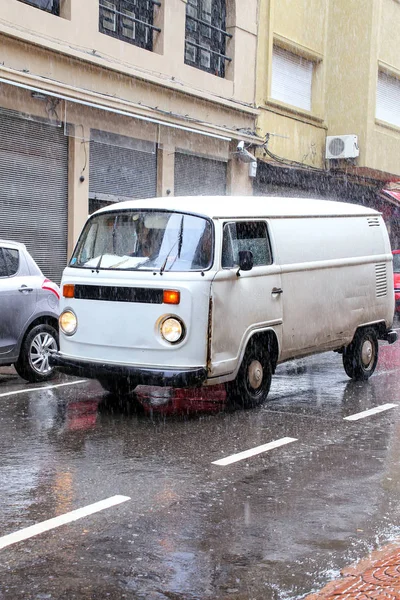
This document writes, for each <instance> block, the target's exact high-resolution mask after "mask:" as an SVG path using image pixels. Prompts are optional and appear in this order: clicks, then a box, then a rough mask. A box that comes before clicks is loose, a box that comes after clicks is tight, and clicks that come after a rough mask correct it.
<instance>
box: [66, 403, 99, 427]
mask: <svg viewBox="0 0 400 600" xmlns="http://www.w3.org/2000/svg"><path fill="white" fill-rule="evenodd" d="M98 404H99V401H98V400H92V401H89V402H88V401H87V400H85V401H82V402H70V403H69V404H68V406H67V413H66V419H65V428H66V429H68V431H77V430H85V429H93V428H94V427H95V426H96V420H97V407H98Z"/></svg>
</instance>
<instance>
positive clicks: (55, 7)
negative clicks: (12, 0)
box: [19, 0, 60, 17]
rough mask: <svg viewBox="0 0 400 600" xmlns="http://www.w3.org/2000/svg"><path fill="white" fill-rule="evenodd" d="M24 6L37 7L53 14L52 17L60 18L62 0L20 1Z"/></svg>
mask: <svg viewBox="0 0 400 600" xmlns="http://www.w3.org/2000/svg"><path fill="white" fill-rule="evenodd" d="M19 1H20V2H23V3H24V4H29V5H30V6H35V7H36V8H40V9H41V10H45V11H46V12H49V13H51V14H52V15H57V16H58V17H59V16H60V0H19Z"/></svg>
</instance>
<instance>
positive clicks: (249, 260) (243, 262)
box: [239, 250, 254, 271]
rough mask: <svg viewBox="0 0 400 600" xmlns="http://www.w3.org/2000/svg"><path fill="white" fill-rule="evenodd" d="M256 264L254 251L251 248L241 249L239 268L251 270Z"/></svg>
mask: <svg viewBox="0 0 400 600" xmlns="http://www.w3.org/2000/svg"><path fill="white" fill-rule="evenodd" d="M253 266H254V258H253V253H252V252H251V251H250V250H239V270H240V271H251V269H252V268H253Z"/></svg>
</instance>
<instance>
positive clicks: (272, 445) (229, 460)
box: [211, 437, 297, 466]
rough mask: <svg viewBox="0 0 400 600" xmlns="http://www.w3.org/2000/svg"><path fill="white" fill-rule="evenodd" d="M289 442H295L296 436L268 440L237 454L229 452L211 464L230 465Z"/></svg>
mask: <svg viewBox="0 0 400 600" xmlns="http://www.w3.org/2000/svg"><path fill="white" fill-rule="evenodd" d="M291 442H297V438H291V437H284V438H281V439H280V440H275V441H274V442H269V443H268V444H263V445H262V446H257V447H256V448H250V450H245V451H244V452H238V454H231V455H230V456H227V457H226V458H220V459H219V460H214V461H213V462H212V463H211V464H212V465H221V466H225V465H230V464H231V463H234V462H238V461H239V460H244V459H245V458H250V456H256V454H262V453H263V452H268V450H273V449H274V448H279V446H284V445H285V444H290V443H291Z"/></svg>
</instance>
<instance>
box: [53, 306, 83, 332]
mask: <svg viewBox="0 0 400 600" xmlns="http://www.w3.org/2000/svg"><path fill="white" fill-rule="evenodd" d="M58 323H59V325H60V329H61V331H62V332H63V333H65V335H74V333H75V332H76V330H77V329H78V319H77V318H76V314H75V313H74V312H72V310H64V311H63V312H62V313H61V315H60V317H59V319H58Z"/></svg>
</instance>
